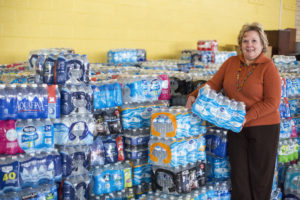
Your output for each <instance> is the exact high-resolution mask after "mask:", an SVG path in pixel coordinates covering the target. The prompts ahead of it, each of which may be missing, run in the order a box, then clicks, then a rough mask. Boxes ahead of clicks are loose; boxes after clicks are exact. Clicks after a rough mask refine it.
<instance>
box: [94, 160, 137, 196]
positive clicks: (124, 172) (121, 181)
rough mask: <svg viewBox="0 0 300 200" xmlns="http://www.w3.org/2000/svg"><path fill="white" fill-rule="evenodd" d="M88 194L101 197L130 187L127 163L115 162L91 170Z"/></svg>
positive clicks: (129, 173)
mask: <svg viewBox="0 0 300 200" xmlns="http://www.w3.org/2000/svg"><path fill="white" fill-rule="evenodd" d="M91 173H92V178H91V185H90V194H95V195H103V194H108V193H112V192H116V191H121V190H123V189H125V188H129V187H132V168H131V166H130V164H129V162H127V161H126V162H117V163H115V164H107V165H104V166H101V167H100V166H95V167H94V168H93V169H92V172H91Z"/></svg>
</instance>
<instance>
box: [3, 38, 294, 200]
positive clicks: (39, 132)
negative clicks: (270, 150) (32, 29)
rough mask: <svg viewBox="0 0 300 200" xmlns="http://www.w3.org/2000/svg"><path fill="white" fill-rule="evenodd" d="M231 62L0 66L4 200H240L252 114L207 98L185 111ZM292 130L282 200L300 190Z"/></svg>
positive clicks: (136, 58)
mask: <svg viewBox="0 0 300 200" xmlns="http://www.w3.org/2000/svg"><path fill="white" fill-rule="evenodd" d="M232 55H236V52H219V51H217V42H216V41H214V40H203V41H199V42H198V50H183V51H182V56H181V57H182V59H181V60H155V61H146V51H145V50H143V49H114V50H110V51H108V53H107V61H108V62H107V63H93V64H90V63H89V62H88V60H87V57H86V55H78V54H74V50H73V49H66V48H63V49H43V50H36V51H32V52H30V56H29V61H28V64H27V63H15V64H13V65H5V66H1V74H0V76H1V78H0V80H1V83H2V84H1V85H0V117H1V120H2V121H0V138H1V139H0V143H1V144H0V153H1V154H2V155H1V157H0V181H1V184H0V199H25V198H26V199H32V200H33V199H111V200H119V199H134V198H136V199H187V200H189V199H199V200H200V199H201V200H202V199H230V166H229V162H228V157H227V130H228V129H231V130H233V131H235V132H238V131H239V130H240V129H241V123H242V122H243V117H244V115H245V107H244V104H243V103H241V102H235V101H233V100H231V99H228V98H226V97H225V96H223V95H222V94H221V93H216V92H215V91H213V90H211V89H210V88H209V87H203V89H201V90H200V92H199V96H198V98H197V100H196V102H195V104H194V106H193V108H192V110H187V109H185V108H184V105H185V103H186V97H187V95H188V94H189V93H190V92H191V91H193V90H194V89H196V88H198V87H199V86H200V85H202V84H203V83H205V81H207V80H208V79H209V78H210V77H211V76H212V75H213V74H214V73H215V72H216V71H217V70H218V68H219V67H220V64H221V63H222V62H224V60H226V59H227V58H228V57H230V56H232ZM295 63H296V62H294V65H296V64H295ZM281 65H282V64H281ZM294 65H293V66H294ZM281 69H282V70H281V72H282V73H284V74H283V77H285V79H284V78H283V79H282V80H283V83H285V82H286V83H287V84H286V88H287V89H286V91H287V92H286V94H287V95H286V96H284V94H283V97H287V99H286V100H283V102H288V103H289V104H288V105H289V109H290V110H291V111H290V115H288V113H287V112H285V111H282V110H287V107H286V105H287V104H284V105H281V107H280V110H281V111H282V112H281V114H282V117H283V121H282V124H281V126H282V127H287V125H286V124H288V125H289V126H288V127H293V126H292V124H293V123H291V122H289V121H291V119H290V117H292V120H293V122H294V127H297V128H298V134H299V121H300V120H297V119H298V118H299V93H297V94H296V93H295V89H291V88H295V87H291V85H292V84H290V83H294V82H295V81H294V80H298V84H299V71H296V72H295V71H292V73H291V70H294V69H297V67H291V66H290V65H289V66H288V67H287V66H286V65H282V66H281ZM287 69H289V70H288V71H287ZM287 72H288V73H287ZM290 74H293V77H291V76H290ZM286 75H288V76H286ZM284 80H285V81H284ZM296 82H297V81H296ZM15 83H17V84H15ZM294 85H295V84H294ZM283 87H284V84H283ZM299 88H300V86H299V85H298V89H299ZM289 91H290V92H289ZM291 91H292V92H291ZM290 94H292V95H290ZM294 99H296V100H294ZM207 108H210V109H207ZM220 116H222V117H220ZM230 116H235V118H231V117H230ZM204 120H205V121H204ZM287 121H288V122H287ZM282 130H283V129H282ZM284 130H285V131H284V132H283V133H281V135H284V139H281V143H280V146H279V158H278V163H279V166H278V168H276V169H277V170H276V172H275V175H274V187H273V193H272V199H280V194H281V193H280V191H279V190H278V189H277V188H278V187H281V188H284V192H285V194H286V195H287V194H290V195H297V191H298V190H299V187H300V184H299V182H300V178H299V177H300V175H299V172H300V170H299V166H298V165H293V167H289V165H290V164H291V163H296V160H297V159H298V157H297V156H296V152H297V153H298V149H297V147H298V146H297V145H296V144H297V143H296V142H295V141H296V139H293V140H289V139H286V138H290V137H291V136H290V135H289V136H287V135H288V133H293V134H292V137H294V138H297V134H296V132H295V129H292V128H289V129H288V130H287V128H286V129H284ZM292 130H294V132H292ZM286 144H287V145H286ZM282 146H283V147H285V148H286V146H289V147H291V146H293V147H294V151H292V149H293V148H289V149H288V150H285V148H282ZM281 149H283V151H281ZM280 152H283V153H280ZM287 152H289V153H287ZM291 152H293V155H292V153H291ZM297 155H298V154H297ZM277 177H278V181H279V182H278V183H279V184H278V187H277ZM295 188H296V190H295ZM297 189H298V190H297Z"/></svg>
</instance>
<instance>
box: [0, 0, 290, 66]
mask: <svg viewBox="0 0 300 200" xmlns="http://www.w3.org/2000/svg"><path fill="white" fill-rule="evenodd" d="M282 2H283V6H282V19H281V28H282V29H284V28H294V27H295V15H296V14H295V12H296V0H282ZM279 11H280V0H0V64H5V63H12V62H16V61H23V60H27V56H28V53H29V51H30V50H33V49H40V48H50V47H71V48H74V49H75V51H76V52H78V53H81V54H83V53H85V54H87V55H88V59H89V61H90V62H106V52H107V51H108V50H109V49H114V48H144V49H146V51H147V58H148V59H159V58H179V57H180V51H181V50H182V49H195V48H196V43H197V41H198V40H200V39H216V40H217V41H218V42H219V45H221V46H222V45H226V44H236V37H237V34H238V31H239V30H240V28H241V26H242V25H243V24H244V23H246V22H253V21H258V22H260V23H262V24H263V25H264V27H265V29H267V30H271V29H278V28H279V21H280V20H279V16H280V14H279V13H280V12H279Z"/></svg>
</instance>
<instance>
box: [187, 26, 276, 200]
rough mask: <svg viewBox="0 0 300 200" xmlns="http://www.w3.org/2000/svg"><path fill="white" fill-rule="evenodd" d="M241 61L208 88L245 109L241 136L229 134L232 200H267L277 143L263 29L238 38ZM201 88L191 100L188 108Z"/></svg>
mask: <svg viewBox="0 0 300 200" xmlns="http://www.w3.org/2000/svg"><path fill="white" fill-rule="evenodd" d="M238 43H239V47H240V50H241V52H242V54H241V55H238V56H232V57H230V58H229V59H228V60H227V61H225V62H224V63H223V64H222V66H221V67H220V69H219V70H218V71H217V73H216V74H215V75H214V76H213V78H212V79H211V80H209V81H208V82H207V83H206V84H207V85H209V86H210V88H211V89H213V90H215V91H216V92H219V91H220V90H221V89H224V91H225V94H226V96H227V97H229V98H230V99H234V100H236V101H243V102H244V103H245V105H246V116H245V119H244V123H243V124H244V127H243V129H242V130H241V132H240V133H238V134H237V133H234V132H232V131H229V132H228V155H229V161H230V166H231V172H232V175H231V183H232V199H233V200H235V199H238V200H240V199H243V200H248V199H249V200H250V199H261V200H264V199H270V195H271V189H272V181H273V174H274V167H275V160H276V153H277V145H278V140H279V123H280V115H279V111H278V107H279V104H280V96H281V81H280V76H279V72H278V70H277V68H276V66H275V65H274V63H273V62H272V60H271V59H270V58H268V57H266V56H265V54H264V53H265V52H266V51H267V45H268V40H267V37H266V35H265V33H264V29H263V27H262V25H260V24H259V23H252V24H245V25H244V26H243V27H242V29H241V31H240V33H239V37H238ZM198 92H199V88H198V89H197V90H195V91H194V92H192V93H191V94H190V95H189V98H188V101H187V104H186V107H188V108H189V107H191V105H192V104H193V103H194V101H195V99H196V97H197V95H198Z"/></svg>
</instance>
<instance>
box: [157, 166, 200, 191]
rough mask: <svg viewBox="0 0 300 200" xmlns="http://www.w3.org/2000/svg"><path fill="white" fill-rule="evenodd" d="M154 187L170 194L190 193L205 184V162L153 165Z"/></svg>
mask: <svg viewBox="0 0 300 200" xmlns="http://www.w3.org/2000/svg"><path fill="white" fill-rule="evenodd" d="M152 174H153V183H152V184H153V187H154V188H155V189H156V190H159V191H163V192H164V193H168V194H172V193H173V194H182V193H189V192H191V191H192V190H195V189H198V188H200V187H202V186H204V185H205V183H206V181H205V164H204V163H203V162H197V163H194V164H188V165H183V166H178V167H175V168H173V167H159V166H155V165H154V166H152Z"/></svg>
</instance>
